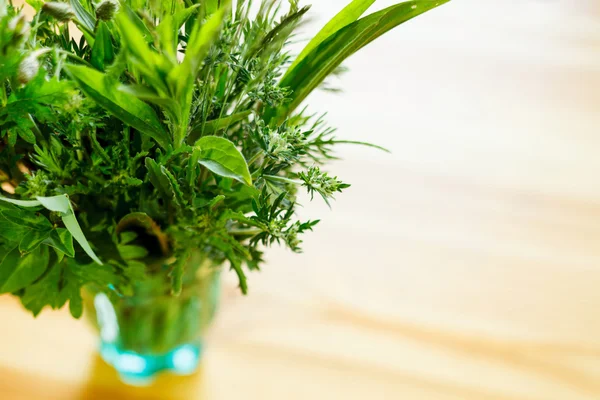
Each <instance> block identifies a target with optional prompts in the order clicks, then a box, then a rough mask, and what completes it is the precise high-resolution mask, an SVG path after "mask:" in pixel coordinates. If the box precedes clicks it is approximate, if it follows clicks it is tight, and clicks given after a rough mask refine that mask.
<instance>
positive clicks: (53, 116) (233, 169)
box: [0, 0, 444, 317]
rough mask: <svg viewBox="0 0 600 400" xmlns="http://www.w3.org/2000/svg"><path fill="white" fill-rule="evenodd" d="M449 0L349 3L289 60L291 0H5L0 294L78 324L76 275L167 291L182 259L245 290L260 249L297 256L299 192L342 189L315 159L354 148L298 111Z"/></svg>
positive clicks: (0, 74) (181, 275) (0, 56)
mask: <svg viewBox="0 0 600 400" xmlns="http://www.w3.org/2000/svg"><path fill="white" fill-rule="evenodd" d="M443 2H444V0H441V1H440V0H436V1H433V0H412V1H408V2H404V3H399V4H397V5H394V6H391V7H389V8H387V9H384V10H382V11H378V12H375V13H372V14H370V15H367V16H365V17H362V14H363V13H365V12H366V10H367V8H368V6H369V5H370V4H372V3H373V1H372V0H354V1H352V3H351V4H350V6H349V7H347V8H345V9H344V10H342V11H341V12H340V14H338V15H337V16H336V17H335V18H334V19H333V20H332V21H331V22H329V23H328V24H327V25H326V27H325V28H324V29H323V30H322V31H321V32H320V33H319V34H317V35H316V36H315V37H314V38H313V39H312V40H311V41H310V42H309V44H308V45H307V47H306V49H305V51H303V52H302V53H301V54H300V55H299V56H294V55H293V54H290V52H289V44H290V42H291V41H292V40H293V38H294V37H295V35H296V34H297V32H298V28H299V27H300V26H301V23H302V21H303V20H304V18H305V16H306V13H307V11H308V7H302V6H301V5H300V4H299V3H298V1H295V0H293V1H291V0H290V1H280V0H263V1H260V2H259V4H256V1H255V2H252V1H250V0H238V1H236V2H235V7H232V5H231V1H227V0H203V1H194V0H192V1H186V2H184V1H182V0H176V1H162V2H161V1H146V0H136V1H135V2H134V1H132V0H123V1H121V2H118V3H117V2H116V1H114V0H103V1H101V2H89V1H80V0H71V1H70V2H43V1H41V0H30V1H29V3H30V5H31V6H33V7H34V9H35V12H36V13H35V16H34V17H33V19H32V20H31V21H27V20H26V19H25V17H24V16H23V14H22V13H21V12H20V10H19V9H17V8H15V7H14V6H12V4H8V3H7V2H6V0H0V67H1V68H0V184H1V185H2V193H1V194H0V272H1V273H0V294H2V293H12V294H14V295H16V296H18V297H20V298H21V301H22V303H23V304H24V306H25V307H27V308H28V309H29V310H31V311H32V312H33V313H34V314H36V315H37V313H39V312H40V311H41V310H42V309H43V308H44V307H51V308H60V307H62V306H63V305H64V304H66V303H67V302H68V303H69V308H70V310H71V313H72V314H73V315H74V316H76V317H78V316H80V315H81V312H82V298H81V293H80V292H81V288H82V287H84V286H86V285H93V286H95V287H96V288H97V290H101V291H104V292H105V293H107V294H108V295H110V296H128V295H132V294H135V293H138V292H140V291H142V290H143V291H144V292H149V291H151V292H152V293H155V294H161V295H171V296H177V295H178V294H179V293H181V291H182V288H183V287H184V286H185V285H186V284H188V283H189V282H191V281H193V279H194V275H195V273H196V272H197V271H196V269H195V268H193V267H187V268H186V267H185V264H186V263H185V260H187V259H188V258H189V257H190V252H201V253H202V254H203V255H204V257H205V258H207V259H209V260H210V261H211V262H212V263H213V264H214V265H215V266H217V267H218V266H220V265H223V264H225V265H229V266H230V267H231V268H232V269H233V270H234V271H235V273H236V274H237V276H238V277H239V282H240V288H241V289H242V291H243V292H244V293H245V292H246V291H247V279H246V273H247V271H248V270H256V269H259V267H260V265H261V263H262V262H263V249H264V247H265V246H269V245H272V244H275V243H280V244H282V245H285V246H287V247H288V248H290V249H291V250H293V251H295V252H298V251H300V250H301V242H302V234H304V233H305V232H307V231H310V230H312V229H313V228H314V227H315V225H316V224H317V223H318V221H311V220H309V221H299V220H298V219H297V217H296V214H295V211H296V205H297V198H296V196H297V193H298V190H299V189H302V188H304V189H306V190H307V191H308V193H309V194H310V196H311V199H312V197H313V196H314V194H318V195H319V196H321V197H322V198H323V199H324V200H325V202H327V204H329V203H330V201H331V200H332V199H333V197H334V195H336V194H337V193H340V192H341V191H343V190H344V189H346V188H347V187H348V186H349V185H348V184H346V183H344V182H342V181H341V180H339V179H338V178H337V177H334V176H330V175H328V174H327V173H326V172H324V171H323V170H322V169H321V166H322V165H323V164H325V163H326V162H327V161H328V160H331V159H333V158H335V155H334V153H333V151H334V148H335V146H336V145H338V144H341V143H359V144H364V143H362V142H350V141H345V140H343V139H337V138H336V137H335V136H334V130H333V129H331V128H330V127H328V125H327V124H326V123H325V120H324V118H323V117H315V116H314V115H310V114H308V113H307V112H306V108H305V109H303V110H301V109H299V105H300V104H301V103H302V102H303V100H304V99H305V98H306V96H308V94H309V93H311V92H312V91H313V90H314V89H315V88H317V87H323V85H326V84H325V83H324V82H325V80H326V78H327V77H328V76H330V75H331V74H335V73H336V72H337V71H339V70H340V65H341V63H342V62H343V61H344V60H345V59H346V58H347V57H349V56H350V55H352V54H353V53H354V52H356V51H358V50H359V49H361V48H362V47H364V46H365V45H366V44H368V43H369V42H370V41H372V40H374V39H375V38H377V37H378V36H380V35H382V34H383V33H385V32H387V31H389V30H390V29H391V28H393V27H395V26H397V25H398V24H401V23H403V22H405V21H407V20H408V19H410V18H412V17H415V16H417V15H419V14H421V13H423V12H425V11H427V10H429V9H432V8H434V7H436V6H437V5H439V4H440V3H443ZM253 3H254V4H255V5H257V6H258V10H256V9H255V8H253V7H252V5H253ZM71 24H72V25H71ZM73 25H74V26H76V27H77V29H73Z"/></svg>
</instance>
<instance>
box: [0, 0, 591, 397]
mask: <svg viewBox="0 0 600 400" xmlns="http://www.w3.org/2000/svg"><path fill="white" fill-rule="evenodd" d="M316 3H317V4H315V6H314V7H313V9H312V11H313V15H314V16H315V18H316V19H317V20H321V21H322V20H324V19H326V18H327V16H331V15H332V14H333V13H334V12H335V10H336V9H339V8H340V6H341V5H342V4H343V3H344V2H343V1H341V0H335V1H327V2H316ZM378 3H379V2H378ZM387 3H391V1H388V2H387ZM385 5H387V4H386V1H382V2H381V4H380V7H383V6H385ZM317 22H318V21H317ZM317 25H318V23H315V24H314V25H313V26H312V27H311V28H309V29H316V26H317ZM348 66H349V67H350V69H351V72H350V73H349V74H347V76H345V77H344V78H343V79H342V80H341V82H337V83H339V84H340V85H343V86H344V90H345V95H343V96H333V95H330V94H326V93H319V94H317V95H315V96H313V98H312V99H311V107H312V109H313V110H329V111H330V113H329V116H328V119H329V121H331V123H332V124H333V125H334V126H337V127H339V134H340V136H342V137H344V138H345V139H356V140H365V139H368V140H370V141H373V142H375V143H378V144H381V145H384V146H386V147H389V148H390V149H391V150H392V152H393V153H392V155H385V154H381V153H377V152H374V151H371V150H369V149H360V148H343V149H341V151H340V155H341V156H343V157H344V158H345V159H346V161H344V162H338V163H336V164H334V165H332V166H331V167H330V169H331V170H332V171H335V173H336V174H338V175H339V176H340V177H342V178H344V179H345V180H347V181H349V182H351V183H352V184H353V186H352V188H350V190H349V191H348V193H346V194H344V195H340V196H339V199H338V201H337V202H336V203H335V204H334V206H333V212H331V211H330V210H329V209H328V208H327V207H326V206H325V205H323V204H320V203H319V202H315V203H312V204H309V203H308V201H305V202H304V203H305V207H304V208H303V211H302V214H303V215H304V216H310V217H311V218H322V219H323V222H322V224H321V226H319V227H318V229H316V231H315V232H314V233H312V234H310V235H308V236H307V238H306V241H305V243H304V250H305V252H304V253H303V254H302V255H299V256H296V255H293V254H290V253H288V252H287V251H285V250H281V249H274V250H273V251H272V252H271V253H269V264H268V266H266V268H265V270H264V271H262V272H261V273H259V274H252V275H251V276H250V282H249V283H250V289H251V293H250V295H249V296H248V297H245V298H244V297H241V296H240V295H239V294H238V293H237V291H236V289H235V288H234V286H235V278H234V277H233V276H229V277H228V279H227V280H226V282H225V284H224V294H223V298H222V305H221V310H220V314H219V316H218V318H217V320H216V322H215V325H214V326H213V328H212V330H211V332H210V335H209V337H208V338H207V350H206V354H205V357H204V361H203V366H202V369H201V370H200V371H199V372H198V373H197V374H196V375H194V376H192V377H187V378H181V377H173V376H163V377H161V378H160V380H159V381H158V382H157V384H156V385H155V386H153V387H151V388H147V389H132V388H128V387H126V386H124V385H122V384H120V383H119V382H118V380H117V379H116V376H115V373H114V372H113V371H112V370H111V369H110V368H108V367H107V366H106V365H105V364H104V363H103V362H102V361H100V360H99V359H98V358H97V356H96V355H95V345H96V343H95V338H94V335H93V333H92V332H91V331H90V329H89V328H88V327H87V325H86V324H85V322H84V321H73V320H71V319H70V318H69V316H68V315H67V313H64V312H56V313H52V312H47V313H44V314H43V315H42V316H41V317H39V318H38V320H34V319H33V318H31V317H30V316H29V315H27V314H26V313H24V312H23V311H22V310H21V309H20V307H19V306H18V304H17V303H16V302H15V301H14V300H12V299H8V298H2V299H1V300H0V318H1V319H2V321H3V324H2V327H1V328H0V339H1V340H0V398H1V399H11V400H12V399H18V400H20V399H23V400H33V399H57V400H58V399H60V400H75V399H86V400H87V399H186V400H191V399H210V400H221V399H227V400H228V399H239V398H246V399H260V400H268V399H277V400H280V399H292V400H294V399H345V400H352V399H441V400H445V399H500V400H508V399H511V400H516V399H526V400H553V399H556V400H565V399H569V400H570V399H582V400H583V399H598V398H600V315H599V313H598V309H599V308H600V290H599V289H598V288H600V247H599V246H598V243H599V242H600V224H599V223H598V221H599V220H600V185H598V171H600V157H598V149H600V135H599V130H598V128H599V127H600V113H599V112H598V109H599V106H600V90H599V89H600V8H599V7H598V3H597V2H595V1H589V0H568V1H567V0H557V1H542V0H519V1H517V0H510V1H504V0H503V1H501V0H490V1H485V2H483V1H481V0H462V1H458V0H456V1H454V2H452V3H450V4H448V5H446V6H444V7H443V8H441V9H440V10H437V11H436V12H432V13H431V14H429V15H426V16H424V17H423V18H421V19H419V20H415V21H413V22H411V23H409V24H407V25H406V26H404V27H402V28H401V29H399V30H398V31H397V32H395V33H394V34H392V35H390V36H388V37H385V38H383V39H382V40H381V41H379V42H378V43H375V44H374V45H373V47H371V48H368V49H366V50H364V51H363V52H362V53H360V54H358V55H357V56H355V57H354V58H353V59H352V60H350V62H349V63H348ZM334 83H336V82H334Z"/></svg>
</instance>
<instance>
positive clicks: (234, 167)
mask: <svg viewBox="0 0 600 400" xmlns="http://www.w3.org/2000/svg"><path fill="white" fill-rule="evenodd" d="M194 157H195V158H196V159H197V160H198V163H200V164H201V165H203V166H205V167H206V168H208V169H209V170H210V171H212V172H213V173H215V174H217V175H220V176H224V177H227V178H232V179H235V180H237V181H238V182H241V183H243V184H246V185H248V186H252V177H251V176H250V171H249V170H248V164H247V163H246V160H245V159H244V156H243V155H242V153H241V152H240V151H239V150H238V149H237V148H236V147H235V145H234V144H233V143H232V142H230V141H229V140H227V139H225V138H222V137H217V136H204V137H203V138H200V140H198V141H197V142H196V145H195V150H194Z"/></svg>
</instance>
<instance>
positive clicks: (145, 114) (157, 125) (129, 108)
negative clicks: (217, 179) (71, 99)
mask: <svg viewBox="0 0 600 400" xmlns="http://www.w3.org/2000/svg"><path fill="white" fill-rule="evenodd" d="M66 70H67V72H68V73H69V74H70V75H71V77H72V78H73V79H74V80H75V81H76V82H77V84H78V85H79V87H80V88H81V90H82V91H83V92H84V93H85V94H86V95H87V96H89V97H90V98H92V99H93V100H94V101H95V102H96V103H97V104H98V105H99V106H101V107H103V108H104V109H105V110H106V111H108V112H109V113H111V114H113V115H114V116H115V117H117V118H119V119H120V120H121V121H123V122H124V123H125V124H127V125H129V126H131V127H132V128H134V129H137V130H138V131H140V132H141V133H143V134H145V135H148V136H149V137H151V138H152V139H154V140H156V142H157V143H158V144H159V145H160V146H161V147H163V148H166V147H168V146H169V144H170V138H169V134H168V132H167V131H166V130H165V128H164V127H163V126H162V124H161V122H160V120H159V119H158V116H157V115H156V113H155V112H154V110H153V109H152V107H150V106H149V105H148V104H146V103H144V102H143V101H141V100H139V99H138V98H137V97H135V96H133V95H131V94H128V93H125V92H123V91H120V90H118V88H117V85H116V82H115V83H113V82H111V81H110V80H109V79H107V77H106V75H105V74H103V73H101V72H98V71H96V70H93V69H91V68H88V67H84V66H81V65H68V66H67V67H66Z"/></svg>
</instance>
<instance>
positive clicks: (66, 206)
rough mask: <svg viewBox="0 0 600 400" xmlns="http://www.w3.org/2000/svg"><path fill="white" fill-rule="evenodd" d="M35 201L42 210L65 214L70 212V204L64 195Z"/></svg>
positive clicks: (39, 198)
mask: <svg viewBox="0 0 600 400" xmlns="http://www.w3.org/2000/svg"><path fill="white" fill-rule="evenodd" d="M37 200H38V201H39V202H40V204H41V205H42V206H44V208H46V209H48V210H50V211H56V212H59V213H62V214H67V213H68V212H69V211H70V210H71V202H70V201H69V198H68V197H67V196H66V195H64V194H60V195H58V196H52V197H37Z"/></svg>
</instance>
